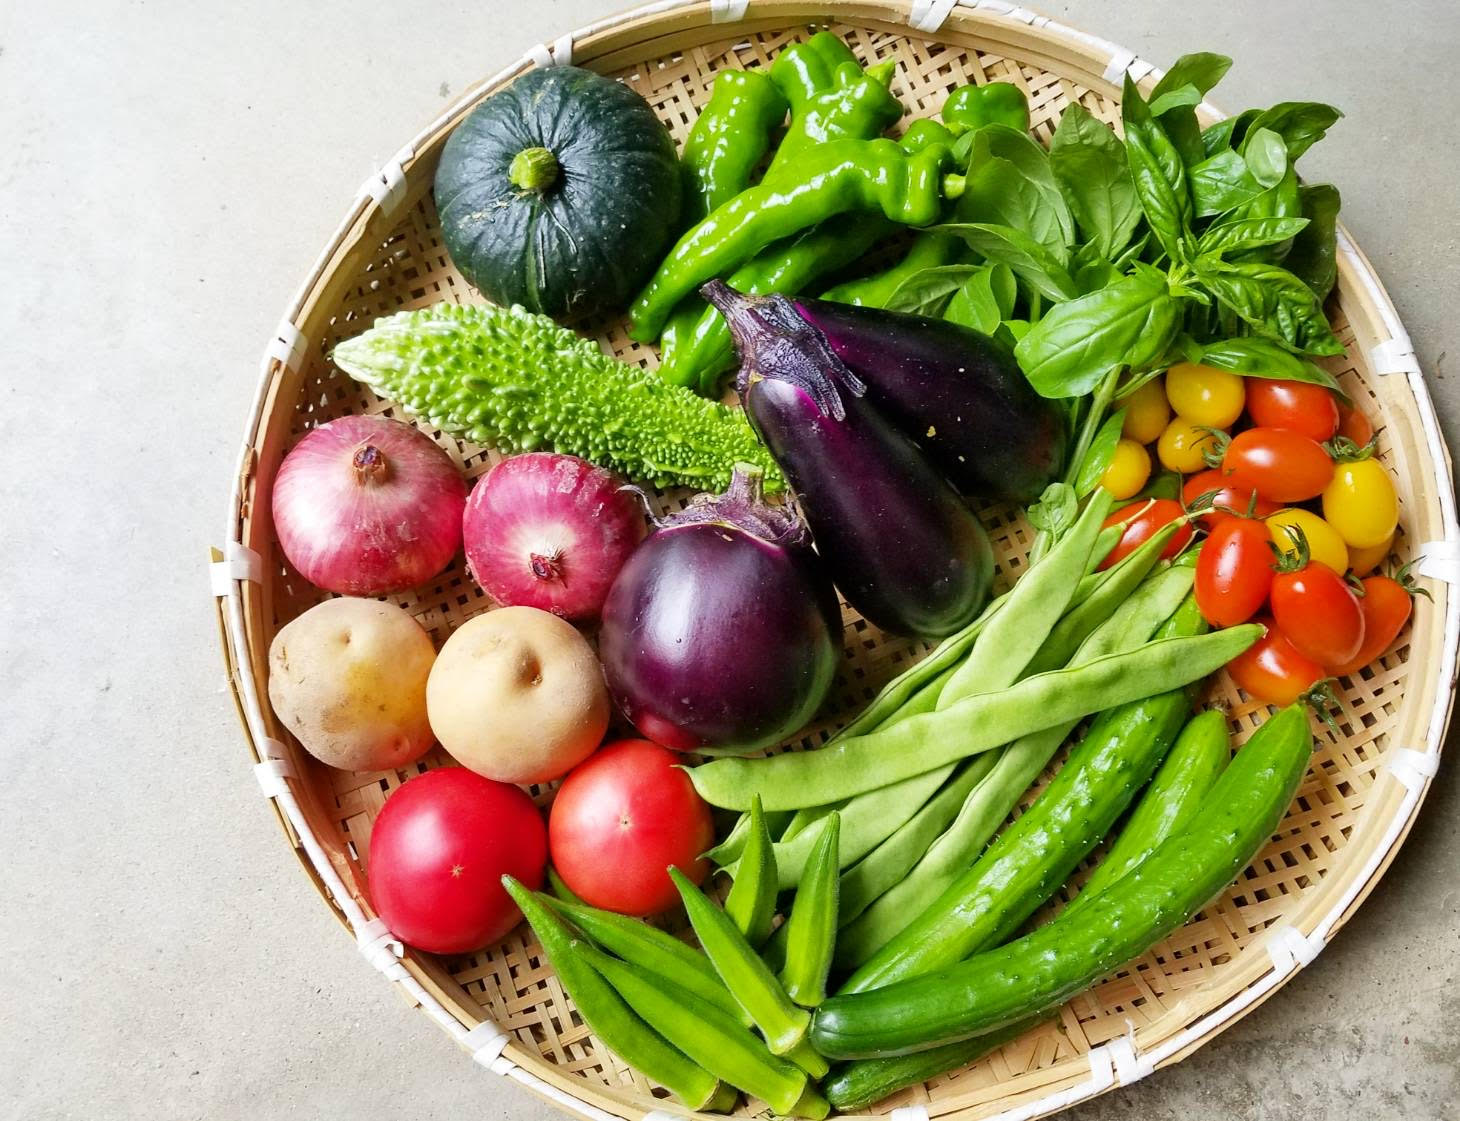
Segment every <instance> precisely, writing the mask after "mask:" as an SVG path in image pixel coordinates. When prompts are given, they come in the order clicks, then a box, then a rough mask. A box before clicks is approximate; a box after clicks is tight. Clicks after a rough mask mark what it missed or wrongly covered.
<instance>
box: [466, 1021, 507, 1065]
mask: <svg viewBox="0 0 1460 1121" xmlns="http://www.w3.org/2000/svg"><path fill="white" fill-rule="evenodd" d="M511 1041H512V1037H511V1036H510V1035H508V1034H507V1033H506V1032H505V1031H503V1030H502V1026H501V1025H500V1024H498V1023H497V1022H496V1021H495V1020H483V1021H482V1022H481V1023H480V1024H478V1025H477V1026H476V1027H474V1028H472V1029H471V1030H470V1031H469V1032H467V1033H466V1037H465V1038H464V1039H462V1043H464V1044H466V1048H467V1050H469V1051H470V1052H471V1057H472V1061H473V1062H476V1063H480V1064H481V1065H482V1066H484V1067H486V1068H487V1069H488V1070H491V1069H492V1067H493V1066H494V1065H495V1064H496V1062H497V1059H498V1058H499V1057H500V1056H501V1054H502V1050H503V1048H505V1047H506V1046H507V1044H508V1043H510V1042H511Z"/></svg>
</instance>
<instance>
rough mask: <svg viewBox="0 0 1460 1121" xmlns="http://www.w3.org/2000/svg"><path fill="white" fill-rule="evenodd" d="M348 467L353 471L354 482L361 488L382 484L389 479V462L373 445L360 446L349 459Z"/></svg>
mask: <svg viewBox="0 0 1460 1121" xmlns="http://www.w3.org/2000/svg"><path fill="white" fill-rule="evenodd" d="M350 466H351V467H353V468H354V469H355V481H356V482H357V483H359V484H360V485H361V486H362V487H364V486H370V485H372V484H376V483H383V482H385V480H386V479H388V478H390V460H388V459H386V458H385V453H384V452H383V451H381V450H380V449H379V448H377V447H376V446H375V445H374V444H361V445H360V446H359V447H358V448H356V449H355V454H354V455H353V456H351V457H350Z"/></svg>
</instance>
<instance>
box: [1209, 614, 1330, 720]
mask: <svg viewBox="0 0 1460 1121" xmlns="http://www.w3.org/2000/svg"><path fill="white" fill-rule="evenodd" d="M1257 621H1258V622H1259V623H1261V624H1262V625H1263V626H1265V627H1267V634H1265V635H1263V636H1262V637H1261V638H1259V639H1258V640H1257V641H1256V642H1254V643H1253V644H1252V645H1251V646H1249V647H1248V648H1247V649H1246V650H1244V651H1243V652H1242V653H1241V654H1238V655H1237V656H1236V657H1235V658H1233V659H1232V660H1231V661H1230V662H1228V663H1227V672H1228V673H1229V674H1231V675H1232V680H1233V681H1235V682H1236V683H1237V684H1238V685H1239V686H1241V687H1242V691H1243V692H1244V693H1246V694H1247V695H1248V696H1249V697H1251V698H1252V699H1253V700H1256V701H1262V702H1263V703H1264V704H1270V705H1290V704H1292V703H1293V702H1294V701H1296V700H1297V699H1298V698H1300V697H1301V696H1302V695H1303V694H1304V693H1306V692H1308V690H1309V689H1311V688H1313V686H1315V685H1317V684H1318V683H1319V682H1320V681H1322V680H1323V679H1324V678H1325V677H1326V676H1327V675H1326V674H1325V672H1324V669H1323V667H1322V666H1321V665H1319V664H1318V663H1317V662H1315V661H1314V660H1313V659H1312V658H1309V657H1307V656H1305V655H1304V654H1302V653H1300V652H1299V651H1298V649H1297V647H1295V646H1294V645H1293V644H1292V643H1291V642H1289V641H1288V639H1287V637H1286V636H1285V635H1284V634H1283V632H1282V631H1280V630H1278V628H1277V624H1275V623H1274V622H1273V621H1272V618H1271V617H1270V616H1262V617H1259V618H1258V620H1257Z"/></svg>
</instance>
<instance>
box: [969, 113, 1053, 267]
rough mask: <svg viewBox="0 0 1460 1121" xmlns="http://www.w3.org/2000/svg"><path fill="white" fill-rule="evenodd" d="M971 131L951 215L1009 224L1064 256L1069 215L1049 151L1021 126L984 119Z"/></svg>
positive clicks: (976, 220)
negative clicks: (963, 177) (962, 179)
mask: <svg viewBox="0 0 1460 1121" xmlns="http://www.w3.org/2000/svg"><path fill="white" fill-rule="evenodd" d="M973 135H974V143H973V150H972V152H971V154H970V157H969V165H968V166H969V169H970V170H969V173H968V177H967V179H966V181H965V185H964V189H963V194H962V196H961V197H960V198H959V200H958V202H957V204H956V206H955V208H954V215H955V218H956V220H957V221H960V222H985V223H993V224H996V225H1002V226H1012V227H1013V228H1015V229H1019V230H1023V231H1024V232H1025V233H1028V234H1032V235H1033V236H1034V237H1035V239H1036V240H1038V241H1039V242H1041V243H1042V244H1043V245H1044V246H1045V248H1047V249H1049V250H1050V251H1051V252H1052V253H1054V254H1055V255H1056V256H1057V257H1059V258H1060V260H1061V261H1064V260H1066V259H1067V250H1068V248H1069V246H1070V245H1072V244H1073V243H1074V240H1075V220H1074V218H1073V217H1072V216H1071V214H1070V209H1069V207H1068V206H1067V205H1066V203H1065V198H1064V195H1063V194H1061V193H1060V187H1059V184H1058V183H1057V182H1056V180H1055V177H1054V173H1053V171H1052V170H1051V167H1050V159H1049V153H1048V152H1046V151H1045V150H1044V148H1043V147H1042V146H1041V145H1040V144H1039V142H1038V141H1037V140H1035V139H1034V138H1033V137H1031V136H1030V135H1029V134H1028V133H1027V132H1020V131H1019V130H1017V129H1013V128H1010V127H1008V126H1007V125H986V126H985V127H983V128H981V129H979V130H977V132H975V133H974V134H973Z"/></svg>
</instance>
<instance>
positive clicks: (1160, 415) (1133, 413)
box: [1115, 378, 1171, 444]
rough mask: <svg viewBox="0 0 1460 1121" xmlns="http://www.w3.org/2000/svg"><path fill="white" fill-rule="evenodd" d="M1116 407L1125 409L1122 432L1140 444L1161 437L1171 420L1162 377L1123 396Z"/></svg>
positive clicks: (1153, 379) (1127, 437) (1128, 438)
mask: <svg viewBox="0 0 1460 1121" xmlns="http://www.w3.org/2000/svg"><path fill="white" fill-rule="evenodd" d="M1115 407H1116V408H1117V409H1124V410H1125V424H1124V425H1122V426H1121V429H1120V434H1121V435H1122V436H1124V437H1125V438H1126V439H1127V440H1134V441H1135V442H1136V443H1138V444H1149V443H1152V442H1154V441H1155V440H1157V439H1159V438H1160V436H1161V433H1162V432H1164V431H1165V430H1166V424H1167V422H1168V421H1170V420H1171V407H1170V406H1169V405H1168V404H1167V403H1166V386H1165V383H1164V382H1162V381H1161V379H1160V378H1152V379H1151V380H1150V381H1148V382H1146V384H1145V385H1143V386H1141V387H1140V388H1139V389H1137V390H1136V391H1135V392H1134V393H1131V394H1128V395H1127V396H1125V397H1122V398H1121V399H1120V400H1119V401H1117V402H1116V403H1115Z"/></svg>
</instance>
